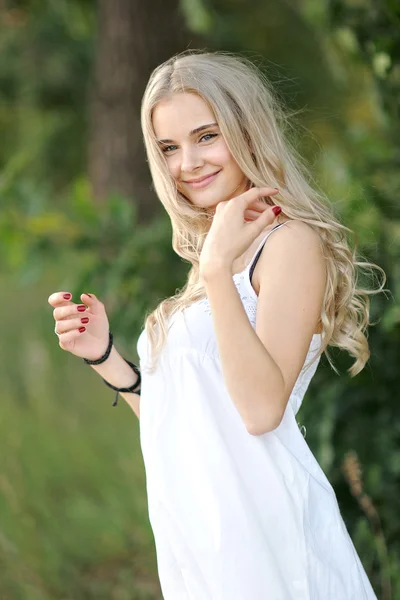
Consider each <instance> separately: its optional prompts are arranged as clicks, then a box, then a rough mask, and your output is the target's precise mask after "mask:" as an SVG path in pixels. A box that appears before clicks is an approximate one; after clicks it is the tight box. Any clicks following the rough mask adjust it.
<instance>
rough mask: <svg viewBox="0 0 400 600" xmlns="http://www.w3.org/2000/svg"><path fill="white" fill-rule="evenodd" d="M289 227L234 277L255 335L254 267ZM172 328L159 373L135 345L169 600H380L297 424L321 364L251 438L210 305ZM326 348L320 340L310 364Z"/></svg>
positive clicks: (141, 342) (192, 310)
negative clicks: (226, 375)
mask: <svg viewBox="0 0 400 600" xmlns="http://www.w3.org/2000/svg"><path fill="white" fill-rule="evenodd" d="M284 224H285V223H281V224H279V225H277V226H276V227H275V228H274V229H272V230H271V231H270V232H269V233H268V234H267V235H266V236H265V238H264V239H263V240H262V242H261V243H260V245H259V247H258V249H257V251H256V253H255V254H254V256H253V259H252V260H251V261H250V264H249V265H248V267H246V269H245V270H244V271H243V272H241V273H237V274H235V275H233V280H234V282H235V285H236V288H237V290H238V293H239V295H240V297H241V300H242V303H243V306H244V308H245V310H246V313H247V315H248V318H249V321H250V323H251V325H252V326H253V327H254V328H255V322H256V309H257V295H256V293H255V291H254V289H253V287H252V285H251V282H250V277H249V275H250V274H251V265H252V263H253V261H254V258H258V256H259V251H260V252H261V249H262V247H263V245H264V243H265V241H266V239H267V238H268V236H269V235H270V234H271V233H272V232H273V231H277V230H278V229H279V228H280V227H281V226H283V225H284ZM169 326H170V328H169V331H168V338H167V341H166V345H165V346H164V348H163V351H162V354H161V357H160V362H159V364H158V367H157V370H156V372H155V373H154V374H153V375H150V374H148V373H146V364H147V363H148V360H149V354H148V352H149V351H150V350H149V344H148V340H147V336H146V332H145V330H143V331H142V333H141V334H140V337H139V339H138V343H137V350H138V354H139V358H140V367H141V374H142V385H141V400H140V443H141V449H142V454H143V460H144V466H145V471H146V485H147V498H148V508H149V519H150V524H151V527H152V530H153V534H154V539H155V545H156V553H157V568H158V575H159V579H160V585H161V589H162V593H163V598H164V599H165V600H376V596H375V594H374V591H373V589H372V587H371V584H370V582H369V580H368V578H367V575H366V573H365V571H364V568H363V566H362V564H361V562H360V559H359V557H358V555H357V553H356V550H355V548H354V545H353V542H352V540H351V538H350V536H349V534H348V532H347V529H346V527H345V524H344V522H343V519H342V516H341V514H340V511H339V507H338V504H337V500H336V496H335V493H334V490H333V488H332V486H331V485H330V483H329V481H328V479H327V478H326V476H325V474H324V472H323V471H322V469H321V467H320V466H319V464H318V462H317V461H316V459H315V457H314V456H313V454H312V452H311V451H310V449H309V447H308V445H307V443H306V441H305V439H304V437H303V435H302V433H301V431H300V429H299V426H298V424H297V422H296V413H297V411H298V409H299V408H300V405H301V402H302V399H303V396H304V394H305V392H306V390H307V388H308V385H309V383H310V380H311V378H312V377H313V375H314V373H315V371H316V369H317V366H318V362H319V359H318V360H317V361H315V363H314V364H313V365H311V367H309V368H308V369H307V370H305V369H304V366H303V370H302V372H301V373H300V375H299V377H298V379H297V381H296V384H295V386H294V388H293V391H292V394H291V396H290V400H289V402H288V404H287V407H286V410H285V414H284V417H283V420H282V422H281V424H280V425H279V427H278V428H277V429H275V430H274V431H272V432H269V433H266V434H264V435H261V436H253V435H251V434H249V433H248V431H247V429H246V427H245V425H244V422H243V420H242V418H241V417H240V415H239V413H238V411H237V409H236V407H235V405H234V404H233V402H232V400H231V398H230V396H229V394H228V391H227V388H226V386H225V383H224V379H223V375H222V371H221V363H220V357H219V353H218V347H217V341H216V337H215V333H214V330H213V323H212V316H211V311H210V306H209V303H208V300H207V299H204V300H201V301H198V302H196V303H195V304H194V305H192V306H190V307H189V308H188V309H186V310H185V311H183V312H180V313H177V314H175V315H173V317H172V319H171V322H170V324H169ZM232 326H234V323H232ZM320 343H321V336H320V335H319V334H317V335H314V336H313V338H312V341H311V345H310V349H309V352H308V355H307V358H306V361H305V363H304V365H306V363H307V362H309V361H310V359H311V358H312V356H314V353H315V352H316V351H317V350H318V348H319V346H320ZM249 393H251V390H249Z"/></svg>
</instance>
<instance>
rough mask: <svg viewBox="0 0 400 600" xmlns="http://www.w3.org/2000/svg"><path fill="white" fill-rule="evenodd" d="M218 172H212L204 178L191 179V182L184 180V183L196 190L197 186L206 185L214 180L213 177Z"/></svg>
mask: <svg viewBox="0 0 400 600" xmlns="http://www.w3.org/2000/svg"><path fill="white" fill-rule="evenodd" d="M218 173H220V171H218V172H217V173H214V174H213V175H209V176H208V177H206V178H205V179H201V180H200V181H192V182H190V181H185V184H186V185H190V187H191V188H193V189H195V190H197V189H199V188H203V187H206V185H208V184H209V183H211V182H212V181H214V179H215V178H216V176H217V175H218Z"/></svg>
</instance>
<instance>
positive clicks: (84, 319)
mask: <svg viewBox="0 0 400 600" xmlns="http://www.w3.org/2000/svg"><path fill="white" fill-rule="evenodd" d="M81 323H89V319H88V317H83V319H81Z"/></svg>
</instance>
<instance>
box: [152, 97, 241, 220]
mask: <svg viewBox="0 0 400 600" xmlns="http://www.w3.org/2000/svg"><path fill="white" fill-rule="evenodd" d="M153 127H154V131H155V134H156V137H157V140H158V143H159V144H160V148H161V150H162V151H163V153H164V156H165V159H166V163H167V167H168V169H169V172H170V173H171V175H172V177H173V178H174V180H175V183H176V186H177V188H178V190H179V191H180V192H181V193H182V194H183V195H184V196H186V198H187V199H188V200H189V201H190V202H191V203H192V204H194V205H196V206H199V207H202V208H205V209H211V211H210V212H213V211H214V210H215V207H216V206H217V204H218V203H219V202H222V201H224V200H230V199H231V198H233V197H235V196H238V195H239V194H241V193H242V192H244V191H246V190H247V189H248V188H249V182H248V179H247V177H246V176H245V175H244V174H243V172H242V171H241V170H240V168H239V166H238V165H237V163H236V162H235V160H234V159H233V157H232V155H231V153H230V152H229V150H228V147H227V145H226V143H225V140H224V138H223V137H222V134H221V132H220V129H219V127H218V124H217V123H216V120H215V116H214V114H213V112H212V111H211V109H210V108H209V107H208V105H207V104H206V102H204V100H203V99H202V98H200V97H199V96H197V95H196V94H187V93H181V94H174V95H173V96H172V97H169V98H168V99H165V100H163V101H161V102H159V103H158V104H157V106H156V108H155V109H154V111H153Z"/></svg>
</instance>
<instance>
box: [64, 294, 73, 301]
mask: <svg viewBox="0 0 400 600" xmlns="http://www.w3.org/2000/svg"><path fill="white" fill-rule="evenodd" d="M63 298H64V300H70V299H71V298H72V295H71V294H64V296H63Z"/></svg>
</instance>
